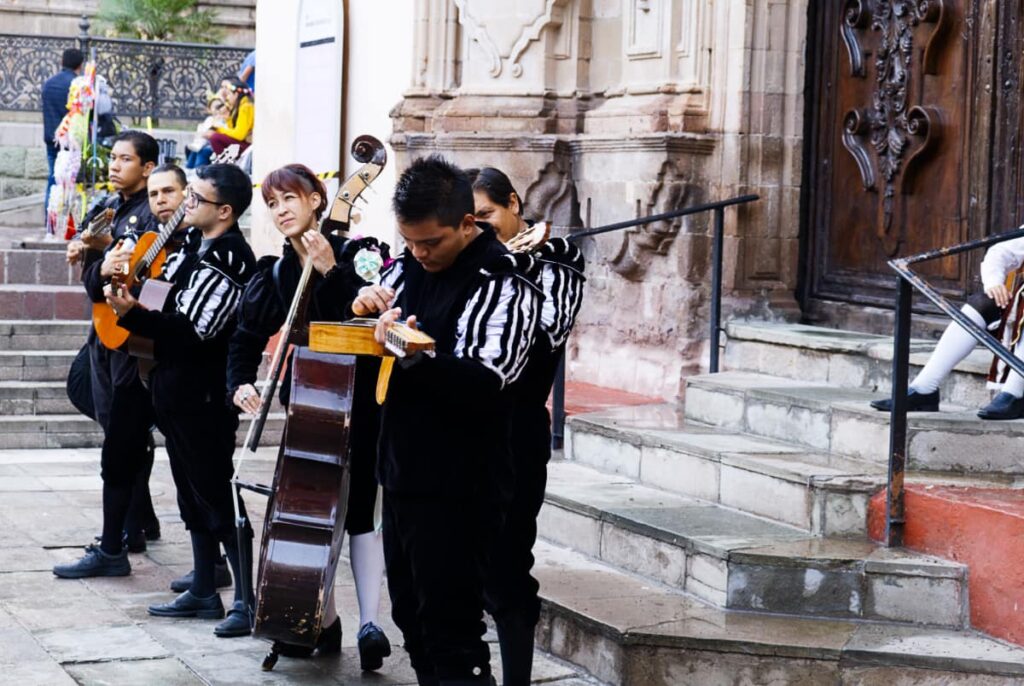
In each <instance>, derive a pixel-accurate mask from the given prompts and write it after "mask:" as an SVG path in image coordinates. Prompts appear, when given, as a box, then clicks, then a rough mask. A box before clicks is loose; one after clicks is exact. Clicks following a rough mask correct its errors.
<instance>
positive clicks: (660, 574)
mask: <svg viewBox="0 0 1024 686" xmlns="http://www.w3.org/2000/svg"><path fill="white" fill-rule="evenodd" d="M601 559H602V560H604V561H605V562H608V563H609V564H612V565H615V566H616V567H621V568H622V569H626V570H629V571H631V572H635V573H636V574H640V575H643V576H646V577H649V578H651V579H655V580H657V581H660V582H661V583H663V584H665V585H667V586H671V587H673V588H677V589H679V590H683V589H684V587H685V585H686V551H685V550H683V549H682V548H680V547H678V546H674V545H669V544H667V543H663V542H661V541H657V540H655V539H653V538H648V537H647V536H644V535H642V534H637V533H633V532H631V531H628V530H626V529H623V528H620V527H618V526H615V525H614V524H611V523H608V522H605V524H604V526H603V529H602V534H601Z"/></svg>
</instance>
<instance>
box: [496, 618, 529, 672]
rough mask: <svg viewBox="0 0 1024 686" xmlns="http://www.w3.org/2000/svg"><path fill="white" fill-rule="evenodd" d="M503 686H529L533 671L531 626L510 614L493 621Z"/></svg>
mask: <svg viewBox="0 0 1024 686" xmlns="http://www.w3.org/2000/svg"><path fill="white" fill-rule="evenodd" d="M494 624H495V627H496V628H497V630H498V645H499V647H500V648H501V670H502V681H501V683H502V685H503V686H529V684H530V673H531V672H532V671H533V625H532V624H528V623H527V622H526V620H525V619H523V618H522V617H521V616H519V615H516V614H512V615H509V616H507V617H503V618H502V620H501V621H498V620H495V623H494Z"/></svg>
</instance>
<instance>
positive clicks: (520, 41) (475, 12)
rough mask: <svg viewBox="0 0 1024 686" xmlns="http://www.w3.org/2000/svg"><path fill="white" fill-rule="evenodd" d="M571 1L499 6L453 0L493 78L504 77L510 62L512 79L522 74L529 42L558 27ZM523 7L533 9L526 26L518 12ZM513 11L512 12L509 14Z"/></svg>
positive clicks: (541, 0)
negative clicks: (547, 29) (548, 29)
mask: <svg viewBox="0 0 1024 686" xmlns="http://www.w3.org/2000/svg"><path fill="white" fill-rule="evenodd" d="M568 1H569V0H530V1H524V0H520V1H519V2H515V3H496V2H493V1H492V0H454V2H455V6H456V7H458V8H459V23H460V24H462V26H463V28H465V30H466V33H467V34H468V35H469V38H470V39H471V40H473V41H476V43H477V45H479V46H480V49H481V50H482V51H483V53H484V55H485V56H486V58H487V60H488V62H489V64H490V66H489V68H488V73H489V74H490V76H491V77H492V78H495V79H496V78H498V77H499V76H501V71H502V65H503V62H504V61H506V60H507V61H508V62H509V64H510V65H511V66H510V69H511V73H512V76H514V77H516V78H519V77H520V76H522V75H523V67H522V65H521V64H519V60H520V59H521V58H522V56H523V53H524V52H526V49H527V48H528V47H529V46H530V43H532V42H535V41H537V40H539V39H540V34H541V33H542V32H543V31H544V29H545V28H547V27H548V26H549V25H556V26H557V25H559V24H560V23H561V20H562V12H561V9H562V8H563V7H565V5H566V4H568ZM521 5H527V6H530V9H529V12H528V13H527V14H528V16H529V18H528V19H527V20H526V22H525V23H523V21H522V17H523V15H522V14H517V13H516V11H515V10H517V9H518V8H519V6H521ZM509 10H511V11H509Z"/></svg>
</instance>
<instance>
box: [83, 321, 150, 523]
mask: <svg viewBox="0 0 1024 686" xmlns="http://www.w3.org/2000/svg"><path fill="white" fill-rule="evenodd" d="M89 362H90V383H91V386H92V396H93V406H94V410H95V412H96V421H97V422H99V424H100V426H101V427H103V448H102V451H101V456H100V466H101V471H100V475H101V476H102V478H103V481H104V483H107V484H110V485H112V486H114V487H117V488H131V489H132V495H131V507H130V509H129V511H128V517H127V520H126V522H125V528H126V529H127V530H128V531H129V532H131V533H134V532H135V531H137V530H138V529H141V528H143V527H146V526H149V525H151V524H152V523H154V522H155V521H156V514H155V513H154V511H153V501H152V498H151V497H150V493H149V475H150V473H151V472H152V471H153V435H152V431H151V428H152V426H153V422H154V413H153V404H152V401H151V399H150V393H149V391H148V390H147V389H146V388H145V386H143V385H142V382H141V381H140V380H139V371H138V362H137V360H136V359H135V358H134V357H131V356H130V355H127V354H125V353H122V352H118V351H116V350H108V349H107V348H105V347H104V346H103V344H102V343H100V341H99V339H98V338H96V336H95V334H94V333H93V334H92V335H91V337H90V340H89Z"/></svg>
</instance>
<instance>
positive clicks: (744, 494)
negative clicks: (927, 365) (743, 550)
mask: <svg viewBox="0 0 1024 686" xmlns="http://www.w3.org/2000/svg"><path fill="white" fill-rule="evenodd" d="M721 479H722V485H721V502H722V504H723V505H728V506H730V507H735V508H736V509H738V510H743V511H744V512H750V513H753V514H756V515H761V516H762V517H768V518H769V519H774V520H775V521H778V522H784V523H786V524H792V525H793V526H798V527H800V528H801V529H808V530H809V529H810V528H811V524H812V522H811V513H812V511H813V503H814V496H813V494H812V493H811V491H809V490H808V489H807V487H806V485H801V484H796V483H793V482H790V481H784V480H782V479H779V478H775V477H773V476H771V475H769V474H761V473H757V472H751V471H747V470H745V469H739V468H737V467H733V466H730V465H725V464H723V465H722V468H721Z"/></svg>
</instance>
